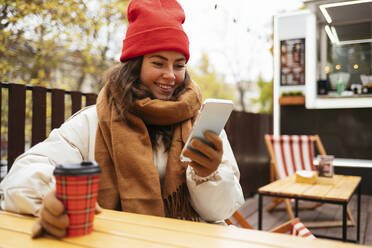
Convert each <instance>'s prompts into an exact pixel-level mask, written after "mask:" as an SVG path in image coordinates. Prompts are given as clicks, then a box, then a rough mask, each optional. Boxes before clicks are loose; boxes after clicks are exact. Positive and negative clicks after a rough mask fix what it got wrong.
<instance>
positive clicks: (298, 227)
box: [290, 220, 315, 239]
mask: <svg viewBox="0 0 372 248" xmlns="http://www.w3.org/2000/svg"><path fill="white" fill-rule="evenodd" d="M291 226H292V228H291V230H290V234H291V235H294V236H299V237H303V238H307V239H315V236H314V235H313V234H312V233H311V232H310V230H309V229H307V228H306V227H305V226H304V224H302V222H300V221H299V220H298V221H294V222H293V223H291Z"/></svg>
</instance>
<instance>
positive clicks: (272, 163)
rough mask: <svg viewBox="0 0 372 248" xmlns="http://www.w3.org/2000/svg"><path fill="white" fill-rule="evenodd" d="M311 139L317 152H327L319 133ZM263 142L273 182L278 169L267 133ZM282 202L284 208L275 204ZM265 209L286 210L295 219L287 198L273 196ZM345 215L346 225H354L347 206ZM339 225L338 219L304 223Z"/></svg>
mask: <svg viewBox="0 0 372 248" xmlns="http://www.w3.org/2000/svg"><path fill="white" fill-rule="evenodd" d="M311 140H312V141H313V142H314V143H315V145H316V148H317V149H318V152H319V154H320V155H327V153H326V151H325V149H324V146H323V143H322V141H321V140H320V137H319V135H312V136H311ZM265 143H266V147H267V150H268V152H269V155H270V181H271V182H273V181H275V180H277V179H279V170H278V168H277V166H276V157H275V152H274V148H273V145H272V143H271V140H270V135H269V134H266V135H265ZM282 202H284V204H285V207H284V208H278V207H277V206H278V205H279V204H280V203H282ZM321 205H323V203H314V204H313V205H312V206H309V207H301V208H299V209H300V210H314V209H315V208H317V207H319V206H321ZM266 210H267V211H268V212H271V211H274V210H287V212H288V216H289V218H290V220H293V219H295V216H294V213H293V209H292V205H291V202H290V200H289V199H283V198H275V197H274V198H272V204H271V205H270V206H269V207H267V208H266ZM347 217H348V225H349V226H355V221H354V218H353V216H352V215H351V212H350V210H349V208H347ZM340 225H342V224H341V222H339V221H337V222H334V221H333V222H332V221H331V222H330V221H327V222H308V223H306V226H308V227H313V228H315V227H333V226H340Z"/></svg>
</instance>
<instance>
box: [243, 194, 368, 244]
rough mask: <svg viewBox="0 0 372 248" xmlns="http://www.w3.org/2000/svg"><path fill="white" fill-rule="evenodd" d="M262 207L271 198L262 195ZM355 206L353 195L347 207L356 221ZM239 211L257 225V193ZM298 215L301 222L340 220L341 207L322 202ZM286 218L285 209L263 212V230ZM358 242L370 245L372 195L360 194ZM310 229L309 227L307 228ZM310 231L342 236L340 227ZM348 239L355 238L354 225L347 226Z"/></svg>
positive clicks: (301, 203)
mask: <svg viewBox="0 0 372 248" xmlns="http://www.w3.org/2000/svg"><path fill="white" fill-rule="evenodd" d="M263 199H264V204H263V205H264V207H265V208H266V207H267V206H269V205H270V203H271V198H270V197H264V198H263ZM309 203H310V202H304V201H300V206H303V205H306V204H309ZM356 207H357V197H356V196H355V195H354V196H353V198H352V199H351V201H350V203H349V209H350V210H351V213H352V214H353V216H354V219H355V221H356ZM239 211H240V213H241V214H242V215H243V216H244V218H246V220H247V221H248V222H249V223H250V224H251V225H252V226H253V227H254V228H255V229H257V227H258V195H257V194H256V195H254V196H253V197H250V198H248V199H246V202H245V203H244V205H243V206H242V207H241V208H240V210H239ZM299 217H300V218H301V220H302V221H303V222H306V221H321V220H322V221H327V220H330V221H332V220H342V207H341V206H340V205H334V204H324V205H322V206H320V207H318V208H317V209H316V210H312V211H308V210H306V211H305V210H304V211H300V212H299ZM287 220H288V214H287V212H286V211H274V212H270V213H268V212H267V211H264V212H263V230H270V229H271V228H273V227H275V226H278V225H279V224H281V223H284V222H286V221H287ZM360 227H361V229H360V244H365V245H372V196H370V195H362V204H361V225H360ZM309 229H310V228H309ZM310 230H311V232H313V233H314V234H315V235H316V234H320V235H327V236H337V237H341V236H342V228H341V227H332V228H311V229H310ZM347 237H348V239H355V238H356V227H348V233H347Z"/></svg>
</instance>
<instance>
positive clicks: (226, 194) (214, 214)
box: [186, 130, 244, 222]
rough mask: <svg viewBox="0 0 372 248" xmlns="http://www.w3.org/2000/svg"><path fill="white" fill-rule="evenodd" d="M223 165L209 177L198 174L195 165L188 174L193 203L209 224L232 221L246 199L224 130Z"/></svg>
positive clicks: (222, 134)
mask: <svg viewBox="0 0 372 248" xmlns="http://www.w3.org/2000/svg"><path fill="white" fill-rule="evenodd" d="M220 138H221V139H222V141H223V151H224V152H223V156H222V162H221V164H220V165H219V167H218V169H217V170H216V171H215V172H214V173H212V174H211V175H210V176H208V177H206V178H202V177H199V176H197V175H196V174H195V172H194V170H193V169H192V167H191V166H189V167H188V168H187V171H186V182H187V186H188V189H189V192H190V197H191V204H192V206H193V207H194V209H195V210H196V211H197V212H198V214H199V215H200V217H201V218H202V219H203V220H205V221H210V222H215V221H221V220H224V219H227V218H229V217H230V216H231V215H232V214H233V213H234V212H235V211H236V210H237V209H238V208H239V207H240V206H241V205H242V204H243V203H244V196H243V192H242V188H241V186H240V184H239V178H240V172H239V169H238V166H237V163H236V160H235V157H234V154H233V152H232V150H231V147H230V143H229V141H228V139H227V136H226V132H225V131H224V130H223V131H222V133H221V135H220Z"/></svg>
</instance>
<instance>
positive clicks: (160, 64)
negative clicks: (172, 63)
mask: <svg viewBox="0 0 372 248" xmlns="http://www.w3.org/2000/svg"><path fill="white" fill-rule="evenodd" d="M152 63H153V64H154V65H156V66H162V65H163V63H160V62H152Z"/></svg>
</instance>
